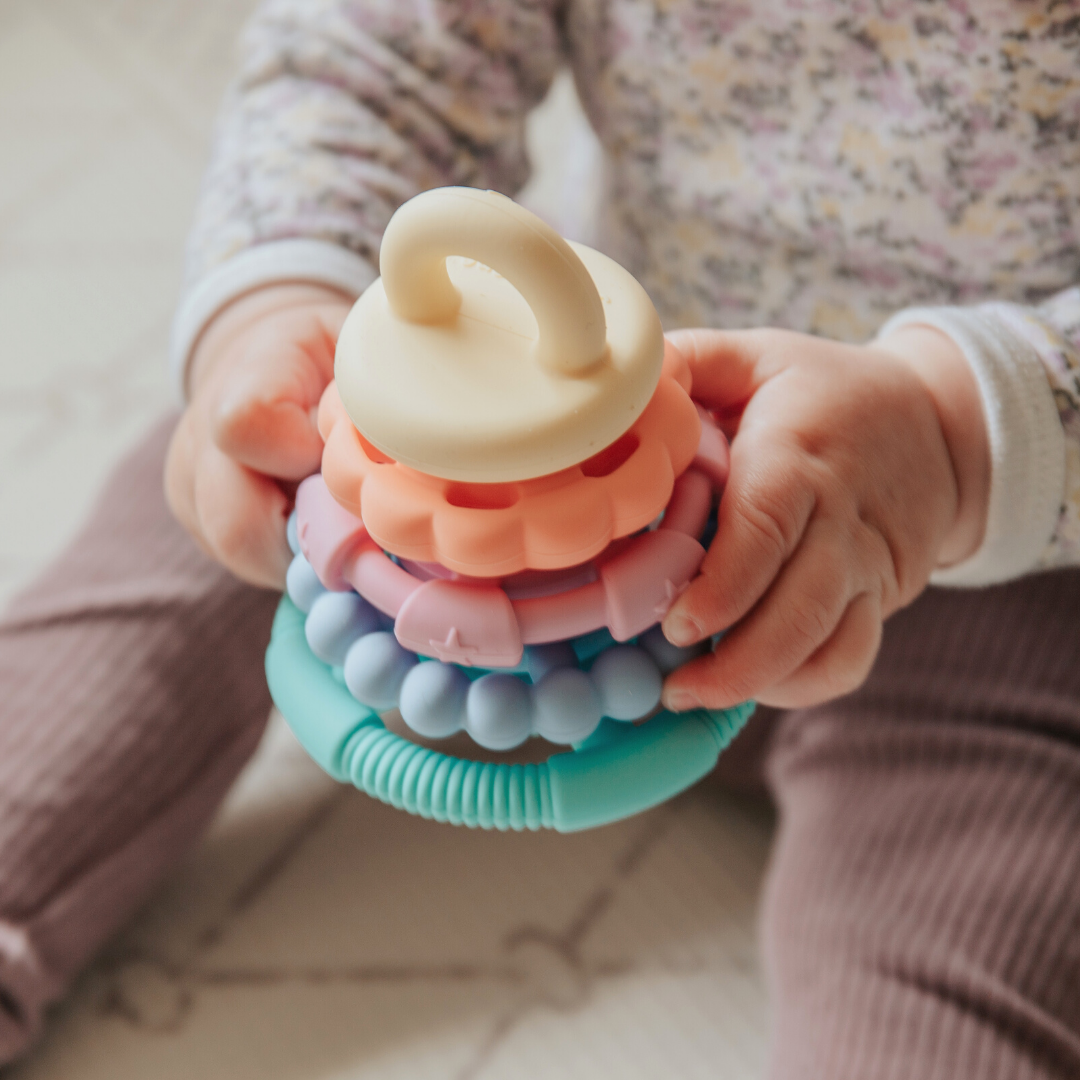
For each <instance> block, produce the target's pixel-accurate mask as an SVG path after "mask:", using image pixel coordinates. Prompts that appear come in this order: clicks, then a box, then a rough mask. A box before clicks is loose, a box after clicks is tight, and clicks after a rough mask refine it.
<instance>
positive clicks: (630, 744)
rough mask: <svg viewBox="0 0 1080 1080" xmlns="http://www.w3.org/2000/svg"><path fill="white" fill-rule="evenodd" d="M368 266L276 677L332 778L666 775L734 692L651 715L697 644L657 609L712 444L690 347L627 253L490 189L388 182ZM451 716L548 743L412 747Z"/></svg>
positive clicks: (548, 816)
mask: <svg viewBox="0 0 1080 1080" xmlns="http://www.w3.org/2000/svg"><path fill="white" fill-rule="evenodd" d="M380 269H381V271H382V277H381V278H380V279H379V280H377V281H376V282H374V284H372V285H371V286H370V288H368V289H367V291H366V292H365V293H364V294H363V296H361V297H360V299H359V300H358V301H357V303H356V305H355V307H354V308H353V310H352V311H351V313H350V314H349V316H348V318H347V319H346V321H345V325H344V327H343V328H342V331H341V336H340V338H339V340H338V347H337V358H336V365H335V381H334V382H332V383H331V384H330V385H329V386H328V387H327V390H326V392H325V394H324V395H323V399H322V403H321V405H320V408H319V430H320V432H321V433H322V436H323V438H324V440H325V443H326V446H325V450H324V453H323V460H322V472H321V474H320V475H316V476H312V477H309V478H308V479H307V480H305V481H304V483H303V484H301V485H300V489H299V491H298V493H297V499H296V513H295V515H294V517H293V519H291V521H290V543H292V545H293V549H294V552H295V553H296V557H295V560H294V562H293V564H292V566H291V567H290V569H289V574H288V596H287V597H286V598H284V599H283V600H282V603H281V607H280V609H279V611H278V615H277V618H276V621H275V626H274V633H273V638H272V641H271V643H270V647H269V650H268V652H267V659H266V666H267V675H268V679H269V683H270V690H271V693H272V695H273V698H274V701H275V702H276V703H277V705H278V707H279V709H280V710H281V712H282V713H283V714H284V716H285V719H286V720H287V721H288V723H289V724H290V726H291V727H292V728H293V730H294V731H295V733H296V735H297V736H298V738H299V739H300V741H301V742H302V743H303V745H304V746H305V747H306V748H307V750H308V752H309V753H310V754H311V755H312V756H313V757H314V758H315V760H316V761H317V762H318V763H319V764H320V765H322V766H323V768H325V769H326V770H327V771H328V772H329V773H331V775H333V776H335V777H336V778H338V779H339V780H343V781H351V782H352V783H354V784H355V785H356V786H357V787H359V788H361V789H363V790H364V791H367V792H368V793H369V794H371V795H374V796H375V797H377V798H379V799H382V800H383V801H385V802H388V803H391V804H392V805H394V806H397V807H400V808H403V809H405V810H408V811H410V812H412V813H416V814H420V815H422V816H424V817H431V818H435V819H436V820H439V821H450V822H453V823H455V824H465V825H473V826H481V827H485V828H498V829H507V828H511V829H523V828H529V829H536V828H541V827H551V828H555V829H559V830H562V831H571V830H575V829H582V828H588V827H590V826H593V825H600V824H603V823H605V822H610V821H615V820H618V819H619V818H623V817H626V816H629V815H630V814H634V813H637V812H638V811H640V810H644V809H646V808H647V807H649V806H653V805H655V804H656V803H658V802H661V801H663V800H665V799H667V798H670V797H671V796H672V795H674V794H676V793H677V792H679V791H681V790H683V789H684V788H685V787H687V786H688V785H689V784H691V783H693V782H694V781H695V780H697V779H698V778H700V777H701V776H703V775H704V774H705V773H706V772H708V771H709V770H710V769H711V768H712V766H713V765H714V764H715V761H716V757H717V755H718V754H719V752H720V751H721V750H722V749H723V748H724V747H725V746H726V745H727V743H728V742H729V741H730V740H731V739H732V738H733V737H734V735H735V734H736V733H737V732H738V730H739V729H740V728H741V727H742V725H743V724H744V723H745V721H746V719H747V718H748V717H749V715H750V712H751V711H752V708H753V706H752V705H751V704H746V705H743V706H740V707H738V708H735V709H730V710H725V711H716V712H712V711H706V710H697V711H694V712H689V713H681V714H672V713H668V712H662V711H661V712H658V711H657V707H658V704H659V700H660V687H661V682H662V679H663V676H664V674H666V673H667V672H668V671H671V670H673V669H674V668H675V667H677V666H678V665H679V664H681V663H683V662H685V661H686V660H687V659H688V658H690V657H691V656H694V655H697V653H698V652H700V651H701V648H707V644H706V645H705V646H702V647H699V648H697V649H678V648H675V647H674V646H672V645H670V644H669V643H668V642H667V641H666V639H665V638H664V637H663V635H662V634H661V632H660V628H659V621H660V619H661V618H662V617H663V615H664V614H665V613H666V612H667V610H668V608H669V607H670V606H671V604H672V602H673V601H674V599H675V598H676V597H677V596H678V594H679V592H680V591H681V590H682V589H683V588H685V586H686V584H687V583H688V582H689V581H690V579H691V578H692V577H693V575H694V574H695V573H696V572H697V569H698V567H699V565H700V563H701V560H702V558H703V557H704V554H705V549H704V547H703V546H702V543H701V541H702V539H703V536H704V534H705V533H706V531H707V530H708V529H709V528H710V520H711V515H712V513H713V509H714V505H715V502H716V497H717V494H718V492H719V490H720V489H721V488H722V486H723V484H724V481H725V479H726V476H727V466H728V458H727V443H726V441H725V440H724V437H723V435H722V434H721V433H720V431H719V430H718V428H717V427H716V426H715V424H714V423H713V421H712V420H711V418H710V417H709V415H708V414H707V413H706V412H705V411H704V410H702V409H699V408H698V407H697V406H695V404H694V403H693V401H692V399H691V396H690V393H691V389H692V387H691V379H690V372H689V368H688V367H687V365H686V363H685V361H684V360H683V359H682V358H681V356H680V355H679V354H678V353H677V352H676V351H675V350H674V349H671V348H668V349H667V350H666V351H665V344H664V338H663V335H662V332H661V328H660V321H659V319H658V318H657V315H656V312H655V310H654V309H653V306H652V304H651V303H650V301H649V299H648V297H647V296H646V294H645V292H644V290H643V289H642V288H641V286H640V285H639V284H638V283H637V282H636V281H635V280H634V278H633V277H631V275H630V274H628V273H627V272H626V271H625V270H623V269H622V267H620V266H619V265H618V264H617V263H615V262H613V261H612V260H611V259H608V258H607V257H605V256H604V255H601V254H599V253H598V252H596V251H593V250H591V249H590V248H587V247H584V246H582V245H580V244H570V243H567V242H566V241H565V240H563V239H562V238H561V237H560V236H559V235H558V234H557V233H556V232H554V231H553V230H552V229H551V228H550V227H548V226H547V225H546V224H544V223H543V222H542V221H541V220H540V219H538V218H537V217H535V216H534V215H532V214H530V213H529V212H528V211H526V210H524V209H522V208H521V207H519V206H518V205H517V204H516V203H514V202H512V201H511V200H510V199H507V198H506V197H504V196H502V195H498V194H496V193H494V192H490V191H487V192H485V191H478V190H474V189H471V188H439V189H435V190H433V191H428V192H425V193H424V194H422V195H418V196H417V197H416V198H414V199H412V200H410V201H409V202H407V203H405V205H403V206H402V207H401V208H400V209H399V210H398V212H397V213H396V214H395V215H394V216H393V218H392V219H391V221H390V223H389V225H388V227H387V229H386V233H385V235H384V237H383V243H382V250H381V253H380ZM395 709H396V710H397V714H399V715H400V718H401V720H403V721H404V724H405V725H407V728H408V729H411V732H406V733H400V732H399V731H396V730H392V726H393V725H392V724H391V727H388V726H387V724H388V723H391V721H390V717H391V716H395V715H397V714H394V712H393V710H395ZM384 718H386V719H385V720H384ZM635 721H638V722H637V723H635ZM462 732H465V733H467V734H468V736H471V739H472V745H476V746H478V747H480V748H483V749H484V750H486V751H488V754H487V757H488V758H490V757H491V753H490V752H491V751H508V750H511V749H513V748H515V747H518V746H519V745H520V744H522V743H524V742H525V741H526V740H527V739H529V738H530V737H531V736H540V737H542V739H544V740H546V742H547V745H549V746H550V749H551V753H550V756H548V757H547V759H546V760H541V761H539V762H529V763H522V762H508V761H503V760H494V761H493V760H479V759H478V758H477V757H468V756H451V755H449V754H446V753H443V752H441V751H440V750H438V749H435V748H433V747H432V746H431V745H425V743H430V741H431V740H439V739H443V738H446V737H448V736H451V735H455V734H457V735H458V736H459V738H458V740H457V741H458V742H460V741H461V740H460V733H462ZM407 734H408V735H410V736H411V737H406V735H407ZM417 739H419V740H421V741H416V740H417ZM551 744H554V745H551ZM540 745H544V744H540ZM478 755H479V757H483V756H484V755H483V754H482V753H481V752H480V751H478Z"/></svg>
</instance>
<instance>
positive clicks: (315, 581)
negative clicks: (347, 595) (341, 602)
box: [285, 555, 326, 615]
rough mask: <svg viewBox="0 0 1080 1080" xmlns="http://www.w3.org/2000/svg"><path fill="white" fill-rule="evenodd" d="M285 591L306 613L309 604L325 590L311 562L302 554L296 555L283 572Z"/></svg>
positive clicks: (309, 608) (309, 606)
mask: <svg viewBox="0 0 1080 1080" xmlns="http://www.w3.org/2000/svg"><path fill="white" fill-rule="evenodd" d="M285 591H286V592H287V593H288V594H289V599H290V600H291V601H292V602H293V603H294V604H295V605H296V606H297V607H298V608H299V609H300V610H301V611H302V612H303V613H304V614H305V615H306V614H307V613H308V612H309V611H310V610H311V605H312V604H314V603H315V601H316V600H318V598H319V597H320V596H322V594H323V593H324V592H326V590H325V589H324V588H323V584H322V582H321V581H320V580H319V578H318V575H317V574H316V573H315V570H314V568H313V567H312V565H311V563H309V562H308V561H307V559H305V558H304V556H303V555H297V556H296V558H295V559H293V561H292V562H291V563H289V569H288V570H287V571H286V573H285Z"/></svg>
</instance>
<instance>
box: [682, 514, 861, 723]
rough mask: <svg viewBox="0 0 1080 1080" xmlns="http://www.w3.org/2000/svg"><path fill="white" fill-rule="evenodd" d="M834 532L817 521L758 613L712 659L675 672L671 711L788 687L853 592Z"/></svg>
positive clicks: (737, 628)
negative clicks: (833, 539)
mask: <svg viewBox="0 0 1080 1080" xmlns="http://www.w3.org/2000/svg"><path fill="white" fill-rule="evenodd" d="M829 531H830V527H829V526H828V525H827V524H826V523H824V522H820V521H819V522H815V523H813V524H812V525H811V527H810V529H808V530H807V534H806V538H805V540H804V541H803V544H802V545H801V546H800V548H799V550H798V551H797V552H796V554H795V556H794V558H792V560H791V561H790V563H789V564H788V565H787V566H786V567H785V568H784V570H783V571H782V572H781V574H780V576H779V577H778V578H777V580H776V581H775V583H774V584H773V585H772V586H771V587H770V588H769V590H768V592H767V593H766V595H765V596H764V598H763V599H762V600H761V602H760V603H759V604H758V605H757V607H756V608H755V609H754V610H753V611H752V612H751V613H750V614H749V615H748V616H747V617H746V618H745V619H744V620H743V621H742V622H740V623H739V624H738V625H736V626H735V628H734V629H733V630H732V631H731V632H730V633H729V634H728V635H727V636H726V637H725V638H723V639H722V640H721V641H720V642H719V643H718V644H717V646H716V648H715V649H714V650H713V652H712V654H711V655H709V656H703V657H701V658H700V659H698V660H695V661H693V662H691V663H689V664H687V665H686V666H685V667H682V668H679V669H678V670H677V671H675V672H673V673H672V674H671V675H670V676H669V677H668V679H667V680H666V682H665V685H664V702H665V704H666V705H667V707H668V708H672V709H686V708H692V707H695V706H697V705H705V706H707V707H709V708H723V707H727V706H730V705H736V704H738V703H739V702H740V701H746V700H747V699H748V698H760V695H761V694H762V693H763V692H766V691H767V690H768V689H769V688H771V687H773V686H775V685H776V684H778V683H780V682H782V681H783V680H784V679H786V678H787V677H788V676H790V675H791V674H792V673H793V672H794V671H795V670H796V669H798V668H799V667H800V666H801V665H802V664H804V663H805V662H806V661H807V659H809V657H810V656H812V655H813V654H814V652H816V651H817V649H819V648H820V647H821V646H822V645H823V644H824V643H825V642H826V641H827V640H828V639H829V638H830V637H831V636H832V634H833V632H834V631H835V630H836V628H837V627H838V625H839V624H840V621H841V619H842V618H843V616H844V612H845V610H846V609H847V606H848V602H849V598H850V596H851V593H852V588H851V582H850V581H849V580H848V572H847V568H846V558H845V554H844V549H843V547H841V546H840V545H838V544H836V543H834V542H831V538H830V537H829V535H828V533H829Z"/></svg>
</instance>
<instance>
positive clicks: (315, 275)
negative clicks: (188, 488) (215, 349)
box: [169, 240, 378, 400]
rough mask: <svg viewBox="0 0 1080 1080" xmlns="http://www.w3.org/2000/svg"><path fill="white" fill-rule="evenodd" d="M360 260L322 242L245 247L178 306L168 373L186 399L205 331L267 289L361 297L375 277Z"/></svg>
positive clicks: (303, 241) (214, 271)
mask: <svg viewBox="0 0 1080 1080" xmlns="http://www.w3.org/2000/svg"><path fill="white" fill-rule="evenodd" d="M377 276H378V275H377V274H376V272H375V271H374V270H373V269H372V268H371V265H370V264H369V263H368V262H366V261H365V260H364V259H362V258H360V256H359V255H354V254H353V253H352V252H351V251H348V250H346V249H345V248H343V247H339V246H338V245H337V244H331V243H327V242H326V241H323V240H276V241H274V242H272V243H267V244H259V245H257V246H256V247H252V248H248V249H247V250H246V251H243V252H241V253H240V254H239V255H236V256H234V257H233V258H231V259H229V260H228V261H227V262H223V263H221V264H220V265H219V266H217V267H215V268H214V269H213V270H211V271H210V273H208V274H207V275H206V276H205V277H203V278H201V279H200V280H199V281H197V282H196V283H195V285H194V286H192V288H190V289H189V290H188V292H187V293H186V295H185V296H184V297H183V299H182V300H181V301H180V306H179V307H178V308H177V310H176V316H175V317H174V319H173V324H172V334H171V336H170V340H169V373H170V376H171V379H172V383H173V386H174V388H175V389H176V391H177V393H178V394H179V397H180V399H181V400H186V399H187V370H188V365H189V363H190V362H191V354H192V352H193V351H194V348H195V344H196V342H197V341H198V340H199V337H200V335H201V334H202V332H203V330H205V329H206V327H207V325H208V324H209V323H210V321H211V320H212V319H213V318H214V316H215V315H217V313H218V312H219V311H221V310H222V308H224V307H225V306H226V305H228V304H230V303H232V301H233V300H236V299H237V298H238V297H241V296H243V295H244V294H245V293H249V292H252V291H253V290H255V289H258V288H262V287H263V286H265V285H279V284H283V283H285V282H308V283H314V284H318V285H329V286H331V287H332V288H335V289H340V290H341V291H342V292H344V293H347V294H349V295H351V296H359V295H360V294H361V293H362V292H363V291H364V290H365V289H366V288H367V287H368V286H369V285H370V284H371V283H372V282H373V281H374V280H375V278H376V277H377Z"/></svg>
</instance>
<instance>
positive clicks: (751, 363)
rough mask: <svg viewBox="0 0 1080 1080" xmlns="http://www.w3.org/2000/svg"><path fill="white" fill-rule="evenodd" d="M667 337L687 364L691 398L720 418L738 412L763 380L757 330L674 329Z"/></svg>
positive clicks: (760, 342) (761, 351)
mask: <svg viewBox="0 0 1080 1080" xmlns="http://www.w3.org/2000/svg"><path fill="white" fill-rule="evenodd" d="M667 337H668V340H669V341H670V342H671V343H672V344H673V345H674V346H675V347H676V348H677V349H678V350H679V352H681V353H682V354H683V356H685V357H686V360H687V363H689V365H690V373H691V375H692V377H693V380H694V384H693V390H692V393H693V395H694V398H695V399H696V400H697V401H700V402H701V403H702V404H703V405H705V406H706V407H708V408H710V409H714V410H715V411H716V412H717V413H719V414H720V415H721V416H723V414H725V413H732V412H738V411H741V409H742V407H743V406H744V405H745V404H746V403H747V402H748V401H749V400H750V398H751V397H752V396H753V395H754V391H755V390H757V388H758V387H759V386H760V385H761V384H762V383H763V382H764V381H765V376H764V374H763V373H762V372H761V371H760V368H759V363H758V362H759V360H760V359H761V356H762V354H763V352H764V343H763V342H762V340H761V337H760V335H759V334H758V332H757V331H754V330H709V329H693V330H673V331H672V332H671V333H670V334H668V335H667Z"/></svg>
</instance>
